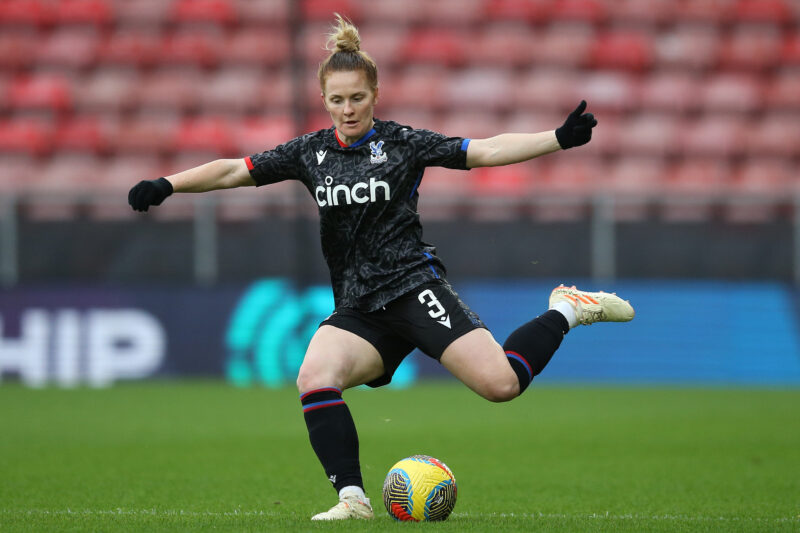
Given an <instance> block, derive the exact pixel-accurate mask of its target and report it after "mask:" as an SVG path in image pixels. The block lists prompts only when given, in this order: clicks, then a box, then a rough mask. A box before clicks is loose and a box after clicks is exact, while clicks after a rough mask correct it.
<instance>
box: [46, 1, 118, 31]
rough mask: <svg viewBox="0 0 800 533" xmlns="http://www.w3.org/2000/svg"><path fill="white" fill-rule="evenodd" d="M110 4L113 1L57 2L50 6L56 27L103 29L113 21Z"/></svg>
mask: <svg viewBox="0 0 800 533" xmlns="http://www.w3.org/2000/svg"><path fill="white" fill-rule="evenodd" d="M112 3H113V0H59V1H58V2H55V3H54V4H55V5H53V6H52V9H53V16H54V18H55V23H56V24H57V25H66V24H83V25H85V24H93V25H95V26H97V27H98V28H103V27H106V26H108V25H110V24H111V22H112V20H113V13H112V11H113V8H112ZM117 3H120V2H117Z"/></svg>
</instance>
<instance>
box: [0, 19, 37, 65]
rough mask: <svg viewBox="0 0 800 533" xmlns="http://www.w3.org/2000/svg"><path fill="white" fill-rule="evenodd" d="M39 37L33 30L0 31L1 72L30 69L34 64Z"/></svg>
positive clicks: (5, 29)
mask: <svg viewBox="0 0 800 533" xmlns="http://www.w3.org/2000/svg"><path fill="white" fill-rule="evenodd" d="M38 46H39V36H38V34H37V32H36V31H35V30H33V29H31V28H21V29H9V28H3V29H2V31H0V70H4V71H12V70H16V69H22V68H28V67H29V66H30V65H32V64H33V63H34V60H35V57H36V52H37V48H38Z"/></svg>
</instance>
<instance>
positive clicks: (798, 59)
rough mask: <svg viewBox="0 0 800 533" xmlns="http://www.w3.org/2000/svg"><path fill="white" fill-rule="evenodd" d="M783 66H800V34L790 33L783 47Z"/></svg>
mask: <svg viewBox="0 0 800 533" xmlns="http://www.w3.org/2000/svg"><path fill="white" fill-rule="evenodd" d="M781 64H783V65H793V66H794V65H800V34H798V33H797V32H789V34H788V35H787V36H786V38H785V39H784V41H783V46H782V47H781Z"/></svg>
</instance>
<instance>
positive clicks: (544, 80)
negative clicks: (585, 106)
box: [511, 68, 583, 111]
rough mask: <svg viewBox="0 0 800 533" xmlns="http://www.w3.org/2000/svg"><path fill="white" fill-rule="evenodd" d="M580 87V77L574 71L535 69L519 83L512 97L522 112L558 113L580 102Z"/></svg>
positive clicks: (515, 86)
mask: <svg viewBox="0 0 800 533" xmlns="http://www.w3.org/2000/svg"><path fill="white" fill-rule="evenodd" d="M578 87H580V84H579V76H578V73H577V72H575V71H574V70H572V69H554V68H552V69H551V68H541V69H534V70H531V71H530V72H529V73H527V74H525V75H523V77H522V78H521V79H519V80H518V81H517V83H516V84H515V85H514V88H513V90H512V93H511V95H512V96H511V97H512V99H513V103H514V105H515V106H516V107H518V108H521V109H520V110H524V109H526V108H529V109H533V110H542V109H544V110H548V111H557V110H559V109H566V108H568V107H569V106H572V105H573V104H575V105H577V104H578V102H580V99H581V98H582V94H583V93H582V91H579V90H578ZM579 93H580V94H579ZM573 107H574V106H573ZM570 111H571V109H570Z"/></svg>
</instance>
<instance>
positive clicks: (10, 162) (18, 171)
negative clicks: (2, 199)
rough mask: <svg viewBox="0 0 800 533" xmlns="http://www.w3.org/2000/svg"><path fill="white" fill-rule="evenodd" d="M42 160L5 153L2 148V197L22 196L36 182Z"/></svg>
mask: <svg viewBox="0 0 800 533" xmlns="http://www.w3.org/2000/svg"><path fill="white" fill-rule="evenodd" d="M2 139H3V125H2V122H0V143H2ZM40 161H41V158H35V157H32V156H30V155H29V154H23V153H19V152H7V153H4V152H3V150H2V147H1V146H0V168H2V169H3V179H1V180H0V195H2V196H8V195H12V194H15V195H20V194H23V193H24V192H25V190H26V189H27V188H28V186H29V185H30V184H31V182H32V181H34V180H36V179H37V177H38V175H39V173H38V172H37V168H38V166H39V164H40Z"/></svg>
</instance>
